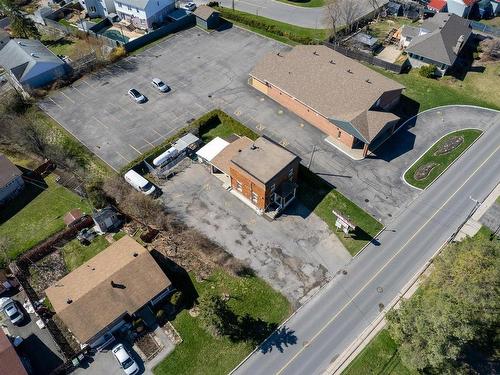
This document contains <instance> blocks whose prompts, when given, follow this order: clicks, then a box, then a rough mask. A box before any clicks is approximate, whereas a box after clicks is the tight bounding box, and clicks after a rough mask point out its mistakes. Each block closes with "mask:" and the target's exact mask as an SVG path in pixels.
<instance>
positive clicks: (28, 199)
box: [0, 175, 91, 259]
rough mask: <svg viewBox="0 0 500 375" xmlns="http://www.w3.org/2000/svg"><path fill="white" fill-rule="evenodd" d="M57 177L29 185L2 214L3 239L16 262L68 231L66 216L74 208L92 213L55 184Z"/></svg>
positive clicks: (82, 202) (1, 230)
mask: <svg viewBox="0 0 500 375" xmlns="http://www.w3.org/2000/svg"><path fill="white" fill-rule="evenodd" d="M55 178H56V176H55V175H50V176H48V177H47V178H46V179H45V183H46V184H47V187H42V183H43V182H34V183H27V184H26V189H25V190H24V192H22V193H21V194H20V195H19V196H18V197H16V198H15V199H14V200H13V201H11V202H9V204H8V205H7V207H6V208H5V209H2V210H1V211H0V237H5V238H7V240H8V242H9V245H8V249H7V254H8V256H9V257H10V258H11V259H13V258H15V257H17V256H18V255H20V254H22V253H23V252H25V251H26V250H28V249H30V248H31V247H33V246H35V245H36V244H37V243H39V242H41V241H43V240H44V239H45V238H47V237H49V236H50V235H52V234H54V233H56V232H58V231H60V230H61V229H64V227H65V224H64V221H63V217H64V214H66V212H68V211H70V210H71V209H73V208H80V209H81V210H82V211H84V212H90V211H91V208H90V206H89V205H88V203H87V202H86V201H84V200H82V198H80V197H79V196H78V195H76V194H75V193H73V192H71V191H70V190H68V189H66V188H64V187H62V186H60V185H58V184H57V183H56V182H55Z"/></svg>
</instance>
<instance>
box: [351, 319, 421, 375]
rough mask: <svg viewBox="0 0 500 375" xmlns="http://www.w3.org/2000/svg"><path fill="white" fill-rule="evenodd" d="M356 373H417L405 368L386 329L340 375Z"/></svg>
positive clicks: (401, 374) (396, 374)
mask: <svg viewBox="0 0 500 375" xmlns="http://www.w3.org/2000/svg"><path fill="white" fill-rule="evenodd" d="M357 374H380V375H385V374H387V375H388V374H391V375H410V374H415V375H416V374H418V373H417V372H416V371H411V370H409V369H407V368H406V367H405V366H404V365H403V364H402V363H401V359H400V358H399V355H398V346H397V344H396V343H395V342H394V340H393V339H392V338H391V336H390V335H389V332H388V331H387V330H385V329H384V330H382V331H380V332H379V333H378V334H377V335H376V336H375V337H374V338H373V339H372V341H370V343H369V344H368V345H367V346H366V347H365V348H364V349H363V351H362V352H361V353H360V354H359V355H358V356H357V357H356V358H355V359H354V360H353V361H352V362H351V363H350V364H349V366H348V367H347V368H346V369H345V370H344V371H343V372H342V375H357Z"/></svg>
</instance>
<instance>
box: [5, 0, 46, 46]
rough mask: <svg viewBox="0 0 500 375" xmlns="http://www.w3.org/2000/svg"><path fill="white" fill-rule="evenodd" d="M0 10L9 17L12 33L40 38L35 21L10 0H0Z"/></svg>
mask: <svg viewBox="0 0 500 375" xmlns="http://www.w3.org/2000/svg"><path fill="white" fill-rule="evenodd" d="M0 12H1V13H3V14H4V15H6V16H7V17H9V19H10V29H11V30H12V34H13V35H14V36H15V37H18V38H25V39H29V38H34V39H40V32H39V31H38V29H37V28H36V25H35V22H34V21H33V20H32V19H31V18H28V17H26V16H25V14H24V13H23V12H22V10H21V8H19V6H18V5H17V4H16V3H14V2H13V1H12V0H0Z"/></svg>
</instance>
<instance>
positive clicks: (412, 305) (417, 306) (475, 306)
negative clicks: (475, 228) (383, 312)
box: [387, 238, 500, 373]
mask: <svg viewBox="0 0 500 375" xmlns="http://www.w3.org/2000/svg"><path fill="white" fill-rule="evenodd" d="M499 252H500V244H499V242H498V241H490V240H489V239H488V238H474V239H467V240H464V241H463V242H461V243H458V244H453V245H450V246H449V247H448V248H446V249H445V250H444V251H443V253H442V255H441V256H440V257H438V258H437V259H436V261H435V264H434V270H433V272H432V274H431V275H430V276H429V278H428V279H427V280H426V281H425V282H424V284H423V285H422V287H421V288H420V290H419V291H418V292H417V294H415V295H414V296H413V297H412V298H411V299H409V300H406V301H403V303H402V304H401V307H400V308H399V309H397V310H393V311H391V313H390V314H388V316H387V319H388V321H389V332H390V333H391V336H392V337H393V338H394V340H395V341H396V342H397V343H398V344H399V346H400V348H399V353H400V356H401V360H402V361H403V363H404V364H405V366H407V367H409V368H412V369H417V370H426V371H427V372H438V373H454V372H456V371H457V369H458V368H459V367H463V366H464V365H465V366H467V358H466V354H467V350H469V349H470V348H471V347H476V348H477V347H478V346H485V344H486V346H487V344H488V343H489V342H491V341H492V340H494V336H495V335H494V334H492V332H494V330H495V327H496V326H498V321H499V319H498V317H499V315H498V308H499V301H500V299H499V280H500V257H499V255H500V254H499Z"/></svg>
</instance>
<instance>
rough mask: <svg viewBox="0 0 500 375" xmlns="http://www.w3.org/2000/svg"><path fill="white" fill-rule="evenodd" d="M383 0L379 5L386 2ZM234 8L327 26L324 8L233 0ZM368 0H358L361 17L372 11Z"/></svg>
mask: <svg viewBox="0 0 500 375" xmlns="http://www.w3.org/2000/svg"><path fill="white" fill-rule="evenodd" d="M195 2H196V3H197V4H205V3H206V2H207V1H206V0H196V1H195ZM232 2H233V0H219V3H220V4H221V5H222V6H224V7H226V8H231V7H232ZM387 2H388V0H383V1H381V2H380V5H382V4H385V3H387ZM234 8H235V9H236V10H241V11H243V12H248V13H251V14H256V15H258V16H263V17H267V18H271V19H274V20H277V21H281V22H285V23H290V24H292V25H296V26H302V27H309V28H312V29H324V28H327V27H328V26H327V22H326V21H325V16H324V15H325V10H324V8H322V7H321V8H304V7H300V6H296V5H290V4H286V3H282V2H280V1H277V0H234ZM372 10H373V9H372V7H371V5H370V3H369V2H368V0H359V16H360V17H362V16H364V15H366V14H368V13H370V12H372Z"/></svg>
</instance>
